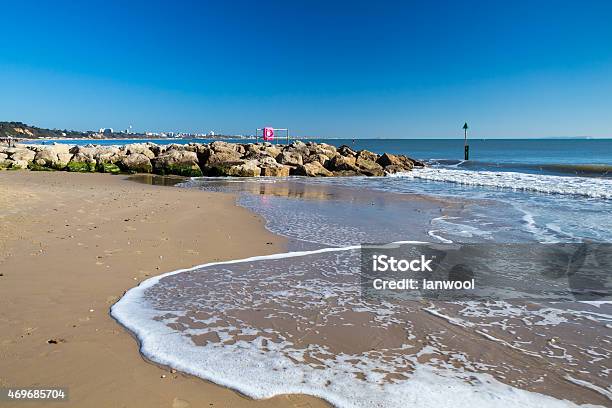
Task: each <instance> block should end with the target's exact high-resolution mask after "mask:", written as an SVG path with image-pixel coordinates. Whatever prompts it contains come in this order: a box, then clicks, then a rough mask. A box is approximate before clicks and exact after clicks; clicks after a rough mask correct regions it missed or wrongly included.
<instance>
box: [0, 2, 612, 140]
mask: <svg viewBox="0 0 612 408" xmlns="http://www.w3.org/2000/svg"><path fill="white" fill-rule="evenodd" d="M3 15H4V18H3V24H2V26H0V48H1V49H2V53H0V89H2V94H3V97H2V98H0V120H2V121H20V122H24V123H27V124H30V125H34V126H38V127H44V128H58V129H64V128H66V129H71V130H82V131H85V130H97V129H100V128H113V129H115V130H117V129H120V130H123V129H126V128H127V127H128V126H129V125H132V126H133V129H134V131H136V132H147V131H150V132H189V133H206V132H209V131H211V130H213V131H215V132H218V133H223V134H242V135H248V134H253V133H254V131H255V129H256V128H258V127H263V126H268V125H270V126H274V127H283V128H285V127H287V128H289V129H290V130H291V133H292V134H295V135H299V136H307V137H321V138H382V137H387V138H413V139H414V138H455V137H456V138H462V137H463V130H462V126H463V123H464V122H466V121H467V122H468V123H469V124H470V135H469V136H470V137H473V138H529V137H584V136H587V137H612V120H610V119H609V118H610V116H611V113H610V112H612V48H611V47H610V43H611V42H612V24H610V23H609V21H610V17H611V16H612V3H610V2H607V1H589V2H578V1H540V2H529V1H516V2H511V3H500V2H489V1H468V0H466V1H461V2H457V1H442V2H436V3H427V2H416V1H415V2H413V1H402V2H395V1H387V2H379V3H375V4H374V3H371V2H362V1H351V2H343V1H334V2H323V1H312V2H306V3H289V4H288V3H286V2H280V1H262V2H249V1H237V2H232V3H231V4H225V3H223V2H210V1H202V2H184V3H180V5H179V4H171V3H164V2H129V3H124V2H116V1H109V2H105V3H99V4H90V3H87V4H83V5H78V4H74V3H72V2H67V1H58V2H40V3H36V4H34V3H17V2H12V3H8V4H6V5H4V6H3ZM24 16H27V18H25V17H24Z"/></svg>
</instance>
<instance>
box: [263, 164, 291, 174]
mask: <svg viewBox="0 0 612 408" xmlns="http://www.w3.org/2000/svg"><path fill="white" fill-rule="evenodd" d="M259 167H260V168H261V175H262V176H267V177H288V176H289V173H290V171H291V167H290V166H285V165H284V164H279V163H276V162H274V163H273V164H272V163H264V164H260V166H259Z"/></svg>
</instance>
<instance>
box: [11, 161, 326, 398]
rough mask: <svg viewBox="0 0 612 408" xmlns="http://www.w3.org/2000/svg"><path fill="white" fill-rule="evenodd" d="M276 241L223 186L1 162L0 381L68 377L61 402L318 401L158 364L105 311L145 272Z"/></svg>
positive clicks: (274, 246)
mask: <svg viewBox="0 0 612 408" xmlns="http://www.w3.org/2000/svg"><path fill="white" fill-rule="evenodd" d="M284 246H285V242H284V241H283V239H281V238H279V237H277V236H275V235H273V234H271V233H269V232H267V231H266V230H265V229H264V225H263V220H262V219H261V218H259V217H257V216H255V215H253V214H251V213H249V212H248V211H247V210H245V209H242V208H239V207H236V206H235V204H234V197H233V196H231V195H226V194H221V193H206V192H201V191H192V190H185V189H180V188H175V187H161V186H151V185H144V184H137V183H134V182H131V181H127V180H125V178H124V177H123V176H111V175H105V174H75V173H66V172H49V173H47V172H27V171H15V172H8V171H4V172H0V274H1V275H2V276H0V387H28V386H37V387H68V389H69V397H70V399H69V402H67V403H61V404H59V405H58V406H60V405H61V406H62V407H64V406H65V407H174V408H179V407H183V408H184V407H252V406H253V407H255V406H258V407H316V406H326V404H325V403H324V402H322V401H320V400H317V399H315V398H312V397H309V396H304V395H283V396H278V397H275V398H272V399H269V400H263V401H253V400H250V399H248V398H245V397H244V396H242V395H240V394H238V393H236V392H233V391H231V390H228V389H226V388H223V387H220V386H217V385H215V384H212V383H209V382H206V381H202V380H200V379H198V378H194V377H191V376H187V375H183V374H180V373H175V372H172V371H170V370H168V369H167V368H162V367H158V366H156V365H154V364H151V363H149V362H147V361H145V360H144V359H143V358H142V357H141V356H140V354H139V353H138V344H137V342H136V340H135V339H134V338H132V336H131V335H130V334H129V333H128V332H126V330H124V329H123V328H122V327H121V326H120V325H119V324H118V323H116V322H115V321H114V320H113V319H112V318H111V317H110V316H109V308H110V306H111V305H112V304H113V303H114V302H116V301H117V300H118V299H119V298H120V297H121V295H122V294H123V293H124V291H125V290H127V289H129V288H130V287H132V286H134V285H136V284H138V283H139V282H141V281H142V280H145V279H147V278H148V277H150V276H153V275H156V274H160V273H164V272H167V271H171V270H175V269H179V268H186V267H190V266H193V265H197V264H201V263H205V262H210V261H216V260H225V259H236V258H243V257H247V256H252V255H263V254H269V253H274V252H281V251H283V249H284ZM49 340H53V341H54V342H56V344H53V342H52V343H49V342H48V341H49ZM0 405H2V406H10V404H9V403H0ZM26 405H28V406H41V405H43V404H37V403H29V404H26ZM15 406H23V404H22V403H16V404H15Z"/></svg>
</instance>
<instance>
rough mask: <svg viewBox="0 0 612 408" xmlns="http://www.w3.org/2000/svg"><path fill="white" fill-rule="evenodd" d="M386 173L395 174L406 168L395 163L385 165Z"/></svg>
mask: <svg viewBox="0 0 612 408" xmlns="http://www.w3.org/2000/svg"><path fill="white" fill-rule="evenodd" d="M384 171H385V174H395V173H402V172H405V171H406V169H405V168H404V167H402V166H396V165H394V164H390V165H388V166H385V167H384Z"/></svg>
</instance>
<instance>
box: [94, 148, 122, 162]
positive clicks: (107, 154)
mask: <svg viewBox="0 0 612 408" xmlns="http://www.w3.org/2000/svg"><path fill="white" fill-rule="evenodd" d="M92 154H93V158H94V159H95V160H96V162H98V164H104V163H113V164H116V163H119V162H120V161H121V159H123V158H124V157H125V156H126V153H125V152H124V151H122V150H120V149H119V148H118V147H116V146H96V147H94V148H93V151H92Z"/></svg>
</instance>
